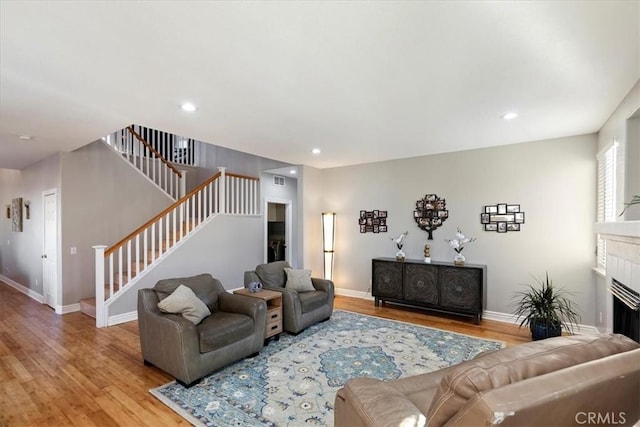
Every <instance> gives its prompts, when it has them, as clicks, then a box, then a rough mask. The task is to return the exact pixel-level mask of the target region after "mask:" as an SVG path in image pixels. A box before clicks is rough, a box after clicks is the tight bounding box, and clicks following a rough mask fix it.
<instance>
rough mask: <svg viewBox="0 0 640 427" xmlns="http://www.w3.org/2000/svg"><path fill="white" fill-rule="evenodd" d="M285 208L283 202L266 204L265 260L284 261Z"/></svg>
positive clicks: (285, 252)
mask: <svg viewBox="0 0 640 427" xmlns="http://www.w3.org/2000/svg"><path fill="white" fill-rule="evenodd" d="M286 208H287V206H286V205H285V204H283V203H271V202H270V203H268V204H267V262H274V261H286V254H287V251H286V249H287V244H286V242H287V235H286V229H287V227H286Z"/></svg>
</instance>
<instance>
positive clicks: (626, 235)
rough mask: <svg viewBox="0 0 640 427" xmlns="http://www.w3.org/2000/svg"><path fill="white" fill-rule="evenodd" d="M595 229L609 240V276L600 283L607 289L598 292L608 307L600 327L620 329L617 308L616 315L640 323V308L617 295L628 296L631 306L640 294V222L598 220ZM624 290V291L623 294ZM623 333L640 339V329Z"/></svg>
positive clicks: (609, 329)
mask: <svg viewBox="0 0 640 427" xmlns="http://www.w3.org/2000/svg"><path fill="white" fill-rule="evenodd" d="M595 232H596V233H599V234H600V237H601V238H603V239H604V240H605V241H606V242H607V267H606V278H605V279H604V280H603V281H600V282H599V283H600V284H601V285H602V286H605V287H606V290H602V291H599V292H598V295H601V296H604V298H606V299H605V301H604V304H603V305H604V306H605V307H606V308H605V309H604V313H603V314H604V319H602V323H601V325H600V328H599V329H601V332H620V331H616V330H615V328H614V323H616V327H620V322H621V318H618V320H617V321H616V320H615V316H614V311H615V312H616V315H618V316H623V318H625V319H628V320H630V321H633V322H637V321H638V316H640V311H635V310H633V309H632V308H630V307H629V306H628V305H626V304H625V303H624V302H623V300H624V299H625V298H619V297H617V296H616V295H615V293H616V292H617V293H619V295H621V296H625V297H626V299H627V302H628V303H630V304H631V306H632V307H634V301H635V298H634V296H637V295H640V221H622V222H613V223H599V224H596V226H595ZM623 291H625V293H622V294H621V292H623ZM601 310H602V309H601ZM622 313H624V314H622ZM623 323H624V322H623ZM620 333H623V332H620ZM624 335H627V336H629V337H630V338H632V339H634V340H636V341H639V338H638V336H637V331H635V332H634V331H633V328H632V329H631V330H630V331H627V333H624ZM631 335H635V336H631ZM639 342H640V341H639Z"/></svg>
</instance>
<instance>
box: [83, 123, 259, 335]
mask: <svg viewBox="0 0 640 427" xmlns="http://www.w3.org/2000/svg"><path fill="white" fill-rule="evenodd" d="M127 129H128V130H127V132H129V134H130V135H132V136H133V137H135V138H136V141H138V143H139V144H138V145H137V147H134V148H133V149H132V150H130V149H129V148H130V147H131V146H129V148H127V147H125V148H126V149H125V150H124V151H123V152H122V154H123V157H124V158H125V160H127V161H129V162H130V163H132V164H134V166H135V167H136V168H138V166H139V165H144V164H146V163H148V164H151V158H150V157H151V156H148V157H147V156H145V155H144V153H145V150H149V148H147V147H146V145H145V144H144V140H143V139H142V138H138V137H139V136H140V135H139V134H138V133H137V132H136V131H135V130H134V129H133V128H127ZM123 131H124V130H123ZM136 135H137V136H136ZM110 139H111V138H110ZM116 139H117V138H114V139H113V140H116ZM119 140H123V138H119ZM105 142H106V141H105ZM129 142H130V141H129ZM117 146H120V147H122V146H121V145H119V144H114V145H113V146H112V148H113V147H117ZM131 152H133V153H135V155H134V154H131ZM149 152H151V153H153V152H152V151H149ZM140 153H142V154H143V155H138V154H140ZM156 155H157V156H159V158H160V159H163V157H162V156H161V155H160V154H159V152H157V150H156V152H155V153H154V154H153V156H156ZM131 159H133V161H132V160H131ZM160 163H163V164H165V162H164V161H162V160H160ZM143 169H144V170H142V169H140V170H141V172H143V173H145V172H147V173H150V175H148V174H147V173H145V176H147V178H148V179H156V178H157V177H158V176H159V173H156V172H153V167H147V166H146V165H145V166H143ZM218 169H219V172H217V173H216V174H215V175H213V176H212V177H211V178H209V179H208V180H207V181H205V182H204V183H202V184H200V185H199V186H198V187H196V188H195V189H194V190H192V191H191V192H189V193H188V194H186V195H184V196H183V197H180V198H178V200H177V201H176V202H175V203H173V204H172V205H170V206H169V207H167V208H166V209H164V210H163V211H162V212H160V213H158V214H157V215H156V216H154V217H153V218H151V219H150V220H149V221H147V222H146V223H145V224H143V225H141V226H140V227H138V228H137V229H136V230H134V231H133V232H132V233H130V234H129V235H128V236H126V237H125V238H123V239H122V240H121V241H120V242H118V243H116V244H115V245H113V246H111V247H107V246H105V245H97V246H94V247H93V248H94V250H95V269H96V270H95V271H96V276H95V277H96V280H95V289H96V293H95V295H96V296H95V298H88V299H84V300H81V301H80V306H81V311H82V312H84V313H86V314H87V315H89V316H91V317H94V318H95V319H96V326H97V327H104V326H109V306H110V305H111V304H112V303H113V302H114V301H116V300H117V299H118V298H120V297H121V296H122V295H124V293H126V292H127V291H128V290H129V289H131V288H133V287H134V285H135V284H136V283H137V282H138V281H139V280H140V279H141V278H143V277H144V275H146V274H147V273H148V272H149V271H151V270H152V269H153V268H154V267H155V266H157V265H158V264H159V263H161V262H162V261H163V260H164V259H166V258H167V257H169V256H170V255H171V253H172V252H173V251H174V250H175V249H176V248H177V247H179V246H180V245H181V244H182V243H183V242H184V241H185V240H186V239H188V238H189V237H190V236H191V235H192V234H193V233H196V232H197V231H198V230H199V229H200V228H201V227H203V226H204V225H205V224H207V223H208V222H209V221H213V220H214V218H215V217H216V216H217V215H258V214H259V213H260V207H259V179H258V178H255V177H249V176H244V175H238V174H234V173H227V172H226V169H225V168H222V167H220V168H218ZM163 173H165V174H168V172H163ZM154 174H155V175H154ZM167 176H168V175H167ZM154 182H155V181H154ZM157 182H162V183H163V184H166V183H170V182H171V180H168V179H164V178H163V179H160V180H159V181H157ZM167 188H169V189H170V190H171V191H172V190H173V189H175V185H174V184H169V186H168V187H167ZM182 188H184V185H182ZM176 194H179V193H176Z"/></svg>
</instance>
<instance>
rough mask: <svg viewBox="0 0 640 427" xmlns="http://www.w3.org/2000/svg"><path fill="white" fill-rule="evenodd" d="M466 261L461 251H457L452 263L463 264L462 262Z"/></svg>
mask: <svg viewBox="0 0 640 427" xmlns="http://www.w3.org/2000/svg"><path fill="white" fill-rule="evenodd" d="M465 261H466V259H465V257H464V255H462V254H461V253H457V254H456V256H455V258H453V264H454V265H464V262H465Z"/></svg>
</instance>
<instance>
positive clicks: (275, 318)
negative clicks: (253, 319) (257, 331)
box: [233, 289, 282, 341]
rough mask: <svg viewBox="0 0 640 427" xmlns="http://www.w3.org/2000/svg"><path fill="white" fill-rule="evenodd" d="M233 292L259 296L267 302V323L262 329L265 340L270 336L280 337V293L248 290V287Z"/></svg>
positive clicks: (253, 296)
mask: <svg viewBox="0 0 640 427" xmlns="http://www.w3.org/2000/svg"><path fill="white" fill-rule="evenodd" d="M233 293H234V294H239V295H245V296H248V297H252V298H261V299H263V300H264V301H265V302H266V303H267V325H266V328H265V331H264V339H265V341H266V340H267V339H269V338H271V337H273V338H275V339H276V340H278V339H280V332H282V294H281V293H280V292H276V291H269V290H266V289H263V290H261V291H260V292H249V289H237V290H235V291H233Z"/></svg>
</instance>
